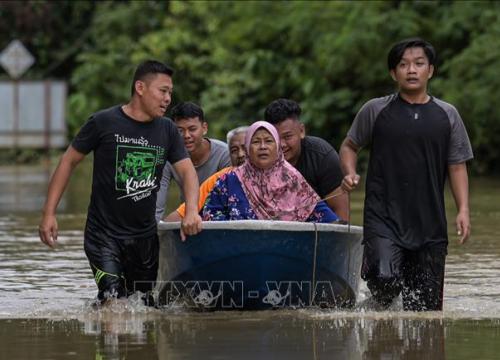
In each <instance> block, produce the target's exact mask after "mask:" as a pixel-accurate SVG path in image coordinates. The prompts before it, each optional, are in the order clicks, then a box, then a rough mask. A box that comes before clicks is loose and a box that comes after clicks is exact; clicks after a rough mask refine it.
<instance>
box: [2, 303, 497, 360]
mask: <svg viewBox="0 0 500 360" xmlns="http://www.w3.org/2000/svg"><path fill="white" fill-rule="evenodd" d="M111 315H112V314H98V313H94V314H87V315H86V316H85V317H84V318H80V319H73V320H65V321H54V320H44V319H30V320H26V319H25V320H0V344H1V345H4V346H2V348H3V349H4V350H3V353H2V356H4V358H5V359H48V358H50V359H67V358H74V359H90V358H95V359H139V358H141V359H282V358H283V359H285V358H286V359H330V358H336V359H445V358H450V359H471V358H477V359H496V358H498V357H497V355H498V352H499V351H500V343H499V342H498V341H495V340H496V339H498V338H497V337H498V335H500V331H499V328H500V327H499V326H498V325H499V324H498V323H497V322H496V321H493V320H481V321H479V320H456V321H450V320H444V319H441V318H425V317H424V318H419V317H413V318H409V317H407V318H405V317H403V318H391V317H389V318H369V317H368V318H364V317H354V318H347V319H345V318H333V319H330V320H321V321H318V320H313V319H310V318H308V317H307V314H304V313H299V314H296V313H290V312H280V311H278V312H262V313H257V314H252V316H250V314H249V313H238V314H227V313H226V314H217V315H213V314H212V315H171V316H166V315H158V314H156V315H153V314H152V315H150V316H147V315H141V316H137V315H131V314H114V315H112V316H111ZM464 340H466V341H464ZM7 344H9V346H6V345H7Z"/></svg>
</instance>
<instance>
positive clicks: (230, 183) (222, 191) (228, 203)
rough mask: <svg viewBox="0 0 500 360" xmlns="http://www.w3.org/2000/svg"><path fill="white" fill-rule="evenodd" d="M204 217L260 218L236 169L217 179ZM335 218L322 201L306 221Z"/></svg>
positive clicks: (203, 210) (324, 220)
mask: <svg viewBox="0 0 500 360" xmlns="http://www.w3.org/2000/svg"><path fill="white" fill-rule="evenodd" d="M202 218H203V220H204V221H223V220H258V218H257V216H256V215H255V212H254V211H253V210H252V208H251V206H250V203H249V202H248V199H247V197H246V195H245V192H244V191H243V187H242V186H241V182H240V180H239V179H238V177H237V176H236V174H235V173H234V171H230V172H228V173H226V174H223V175H222V176H221V177H220V178H219V179H218V180H217V182H216V184H215V187H214V188H213V189H212V191H211V192H210V194H209V195H208V198H207V200H206V202H205V206H204V207H203V209H202ZM267 220H274V219H267ZM335 220H338V216H337V215H336V214H335V213H334V212H333V211H332V210H331V209H330V208H329V207H328V206H327V205H326V203H325V202H324V201H320V202H319V203H318V204H317V205H316V207H315V208H314V210H313V212H312V213H311V215H310V216H309V217H308V218H307V220H306V221H307V222H317V223H329V222H333V221H335Z"/></svg>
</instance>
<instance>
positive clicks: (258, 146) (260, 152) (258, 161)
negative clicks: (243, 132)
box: [248, 129, 278, 170]
mask: <svg viewBox="0 0 500 360" xmlns="http://www.w3.org/2000/svg"><path fill="white" fill-rule="evenodd" d="M249 150H250V153H249V154H248V156H249V159H250V162H251V163H252V164H253V165H254V166H256V167H258V168H259V169H263V170H265V169H269V168H270V167H272V166H273V165H274V163H275V162H276V161H277V160H278V146H277V144H276V141H275V140H274V138H273V136H272V135H271V133H270V132H269V131H267V130H266V129H258V130H257V131H256V132H255V133H254V134H253V136H252V139H251V140H250V149H249Z"/></svg>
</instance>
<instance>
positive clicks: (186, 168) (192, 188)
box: [173, 159, 201, 241]
mask: <svg viewBox="0 0 500 360" xmlns="http://www.w3.org/2000/svg"><path fill="white" fill-rule="evenodd" d="M173 167H174V169H175V171H176V172H177V174H179V176H180V178H181V183H182V190H183V192H184V198H185V199H186V215H185V216H184V218H183V219H182V223H181V239H182V240H183V241H184V240H185V239H186V235H195V234H197V233H199V232H200V231H201V217H200V215H199V214H198V198H199V186H200V185H199V183H198V175H197V174H196V170H195V169H194V166H193V163H192V162H191V159H183V160H180V161H178V162H176V163H175V164H173Z"/></svg>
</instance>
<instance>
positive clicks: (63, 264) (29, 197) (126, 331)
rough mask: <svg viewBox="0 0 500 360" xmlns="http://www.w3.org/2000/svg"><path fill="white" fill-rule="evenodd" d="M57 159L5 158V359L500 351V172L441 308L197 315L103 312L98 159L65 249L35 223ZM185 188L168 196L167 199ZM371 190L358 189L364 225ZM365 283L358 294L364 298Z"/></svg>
mask: <svg viewBox="0 0 500 360" xmlns="http://www.w3.org/2000/svg"><path fill="white" fill-rule="evenodd" d="M52 169H53V166H2V167H0V349H1V350H0V359H2V360H3V359H144V360H145V359H281V358H283V359H500V244H499V238H500V206H499V199H500V186H499V185H500V179H494V178H472V179H471V218H472V228H473V235H472V238H471V239H470V241H469V243H468V244H466V245H465V246H459V245H458V244H457V237H456V236H455V234H454V225H453V223H454V216H455V208H454V203H453V200H452V198H451V196H450V194H449V192H448V193H447V211H448V223H449V232H450V246H449V251H448V253H449V254H448V257H447V263H446V278H445V288H444V311H443V312H430V313H408V312H403V311H401V306H400V304H398V303H396V304H395V306H394V307H393V308H392V309H391V311H385V312H372V311H366V310H360V309H354V310H349V311H334V310H324V309H314V308H312V309H301V310H276V311H262V312H237V311H235V312H216V313H193V312H190V311H187V310H182V309H179V308H177V309H168V310H156V309H151V308H147V307H145V306H143V305H141V304H140V303H138V302H137V303H136V302H134V301H133V300H131V301H129V302H127V303H117V304H114V305H112V306H111V307H109V308H106V309H101V310H94V309H93V308H92V307H91V306H90V304H91V302H92V300H93V298H94V296H95V294H96V286H95V283H94V280H93V278H92V273H91V271H90V269H89V266H88V262H87V259H86V257H85V254H84V252H83V227H84V223H85V215H86V209H87V206H88V201H89V193H90V179H91V166H90V161H88V160H86V161H85V162H84V163H83V164H82V166H80V167H79V168H77V171H76V174H75V176H73V178H72V180H71V183H70V184H69V186H68V189H67V191H66V194H65V196H64V198H63V199H62V201H61V204H60V207H59V211H58V221H59V228H60V232H59V246H58V247H57V249H56V250H50V249H48V248H46V247H45V246H44V245H43V244H42V243H41V242H40V241H39V239H38V234H37V225H38V221H39V219H40V209H41V207H42V205H43V202H44V199H45V193H46V188H47V183H48V179H49V177H50V174H51V171H52ZM176 196H177V195H176V194H171V196H170V200H169V204H170V208H172V207H173V205H174V203H175V198H176ZM362 199H363V193H362V191H359V192H356V193H354V194H353V195H352V197H351V209H352V219H353V223H355V224H360V223H361V220H362V218H361V216H362V215H361V212H362ZM367 296H368V291H367V288H366V285H365V284H364V283H362V284H361V288H360V292H359V294H358V298H359V301H363V300H365V299H366V298H367Z"/></svg>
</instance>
